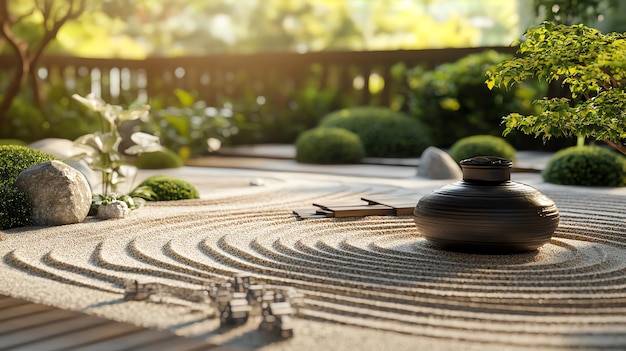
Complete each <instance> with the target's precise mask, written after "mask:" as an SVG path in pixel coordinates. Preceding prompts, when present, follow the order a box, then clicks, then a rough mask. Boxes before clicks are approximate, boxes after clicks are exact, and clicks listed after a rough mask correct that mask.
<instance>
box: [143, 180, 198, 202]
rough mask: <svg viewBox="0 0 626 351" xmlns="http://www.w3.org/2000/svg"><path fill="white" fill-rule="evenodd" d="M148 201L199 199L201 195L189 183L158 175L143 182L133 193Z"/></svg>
mask: <svg viewBox="0 0 626 351" xmlns="http://www.w3.org/2000/svg"><path fill="white" fill-rule="evenodd" d="M131 195H132V196H137V197H141V198H143V199H146V200H148V201H173V200H188V199H199V198H200V194H199V193H198V190H197V189H196V187H195V186H193V185H192V184H190V183H189V182H187V181H185V180H182V179H177V178H174V177H170V176H163V175H156V176H152V177H149V178H147V179H146V180H144V181H143V182H141V183H140V184H139V185H138V186H137V187H136V188H135V189H134V190H133V192H132V193H131Z"/></svg>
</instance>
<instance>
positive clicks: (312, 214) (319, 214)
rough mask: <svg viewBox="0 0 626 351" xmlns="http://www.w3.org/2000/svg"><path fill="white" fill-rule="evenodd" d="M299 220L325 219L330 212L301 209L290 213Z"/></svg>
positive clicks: (316, 209)
mask: <svg viewBox="0 0 626 351" xmlns="http://www.w3.org/2000/svg"><path fill="white" fill-rule="evenodd" d="M292 212H293V214H295V215H296V216H298V217H299V218H301V219H316V218H318V219H319V218H327V217H328V213H329V212H330V211H323V210H320V209H318V208H301V209H297V210H293V211H292Z"/></svg>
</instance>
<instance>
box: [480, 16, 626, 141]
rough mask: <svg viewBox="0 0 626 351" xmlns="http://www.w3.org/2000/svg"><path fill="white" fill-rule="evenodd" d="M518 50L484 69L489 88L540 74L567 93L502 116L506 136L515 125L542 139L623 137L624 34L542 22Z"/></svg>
mask: <svg viewBox="0 0 626 351" xmlns="http://www.w3.org/2000/svg"><path fill="white" fill-rule="evenodd" d="M518 53H519V55H518V56H516V57H514V58H512V59H510V60H507V61H505V62H503V63H500V64H498V65H497V66H496V67H495V68H494V69H493V70H490V71H489V72H488V73H487V74H488V79H487V81H486V84H487V86H488V87H489V88H494V87H506V88H510V87H511V86H513V85H514V84H518V83H522V82H524V81H526V80H527V79H529V78H539V79H541V80H544V81H547V82H558V83H560V84H562V85H563V86H564V87H565V88H566V89H567V91H568V92H569V96H566V97H553V98H544V99H542V100H536V101H535V104H536V105H537V106H538V107H539V108H540V109H541V111H542V112H540V113H538V114H528V115H524V114H521V113H511V114H509V115H507V116H506V117H504V124H505V126H506V129H505V131H504V134H505V135H506V134H508V133H509V132H511V131H512V130H514V129H518V130H521V131H523V132H524V133H526V134H533V135H535V136H543V138H544V140H545V139H549V138H551V137H553V136H580V137H592V138H595V139H596V140H608V141H611V142H614V143H620V142H621V140H623V139H624V138H626V90H625V89H626V60H625V59H624V57H626V34H625V33H608V34H603V33H601V32H600V31H598V30H596V29H594V28H589V27H587V26H585V25H582V24H577V25H571V26H566V25H562V24H554V23H551V22H544V23H542V24H541V25H540V26H538V27H535V28H531V29H529V30H528V31H526V33H525V34H524V39H523V40H522V41H521V42H520V43H519V50H518Z"/></svg>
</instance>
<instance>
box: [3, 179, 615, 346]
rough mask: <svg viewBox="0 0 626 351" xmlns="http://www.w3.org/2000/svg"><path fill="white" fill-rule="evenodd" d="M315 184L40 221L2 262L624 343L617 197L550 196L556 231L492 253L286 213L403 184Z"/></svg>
mask: <svg viewBox="0 0 626 351" xmlns="http://www.w3.org/2000/svg"><path fill="white" fill-rule="evenodd" d="M321 186H322V189H320V185H319V184H317V185H315V186H313V185H312V186H311V188H310V189H309V188H307V187H306V186H302V185H298V187H293V186H290V185H289V184H282V183H281V184H279V185H276V186H271V187H268V188H266V189H260V190H259V189H254V191H243V190H242V191H240V192H239V193H236V194H235V195H234V196H232V195H225V194H223V195H220V196H215V197H214V198H205V199H202V200H195V201H190V202H185V203H184V204H180V203H159V204H154V205H150V206H149V207H147V208H145V209H142V210H140V211H138V212H136V213H134V214H133V215H131V216H130V217H129V218H126V219H123V220H118V221H106V222H88V223H83V224H80V225H75V226H66V227H59V228H54V229H42V230H41V231H43V232H44V233H45V234H46V235H39V234H38V235H37V236H35V235H30V236H26V238H28V240H25V241H23V242H22V245H21V246H20V245H17V246H16V247H14V248H13V249H12V250H11V251H10V252H8V253H7V254H6V255H5V257H4V261H5V263H7V264H8V265H10V266H11V267H14V268H19V269H20V270H23V271H24V272H27V273H30V274H34V275H39V276H44V277H49V278H50V279H54V280H57V281H62V282H64V283H66V284H71V285H78V286H83V287H89V288H91V289H95V290H99V291H108V292H113V293H119V294H122V293H123V290H122V282H123V281H124V280H125V279H128V278H144V279H149V280H156V281H159V282H161V283H162V284H165V285H171V286H181V287H190V288H201V287H202V286H205V285H207V284H209V283H210V282H211V281H214V280H215V279H224V278H226V277H229V276H231V275H233V274H235V273H238V272H242V271H243V272H249V273H251V274H253V275H254V276H256V277H258V278H259V279H261V280H263V281H265V282H267V283H269V284H279V285H289V286H293V287H296V288H297V289H299V290H300V291H301V292H302V293H304V294H305V299H304V306H303V307H302V308H301V310H300V316H301V317H303V318H308V319H314V320H321V321H331V322H337V323H342V324H350V325H356V326H364V327H368V328H375V329H382V330H388V331H395V332H401V333H406V334H411V335H419V336H425V337H433V338H446V339H454V340H461V341H467V342H481V343H488V344H493V345H511V346H529V347H544V348H550V347H555V348H561V347H568V346H585V347H591V348H593V347H598V348H600V347H614V348H623V347H626V333H625V332H624V331H625V330H626V274H625V273H626V228H625V227H626V214H625V213H624V212H623V210H622V209H623V208H624V206H625V205H626V199H624V198H623V197H617V196H613V197H610V199H609V200H610V201H606V200H607V195H603V196H599V195H598V196H593V195H592V196H576V195H568V194H565V193H548V195H549V196H550V197H552V199H553V200H555V202H556V203H557V205H558V207H559V209H560V211H561V216H562V220H561V224H560V226H559V228H558V230H557V233H556V235H555V237H554V238H553V240H551V241H550V242H549V243H548V244H546V245H545V246H544V247H542V248H540V249H539V250H537V251H536V252H531V253H524V254H516V255H505V256H497V255H471V254H461V253H450V252H443V251H439V250H437V249H435V248H433V247H432V246H431V245H430V244H429V243H428V242H427V241H426V240H425V239H424V238H423V237H422V236H420V235H419V233H417V231H416V229H415V225H414V223H413V219H412V218H410V217H398V218H396V217H366V218H349V219H342V220H335V219H321V220H305V221H296V220H295V219H294V218H293V217H292V216H290V211H291V209H294V208H300V207H303V206H307V205H309V204H310V203H311V202H313V201H320V200H321V201H336V200H348V199H358V198H359V197H360V196H362V195H366V194H369V195H371V194H374V193H394V192H395V193H406V192H408V190H406V189H400V188H393V187H380V186H379V187H376V188H369V187H367V186H348V185H345V184H322V185H321ZM230 194H232V193H230ZM418 198H419V196H418V195H416V202H417V199H418Z"/></svg>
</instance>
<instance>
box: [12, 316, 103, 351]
mask: <svg viewBox="0 0 626 351" xmlns="http://www.w3.org/2000/svg"><path fill="white" fill-rule="evenodd" d="M106 322H107V321H106V320H105V319H95V318H93V317H89V316H86V315H79V316H76V317H74V318H71V319H68V320H64V321H63V322H62V323H47V324H43V325H38V326H35V327H33V328H28V329H22V330H20V331H18V332H15V333H10V334H6V335H4V336H3V337H2V338H0V349H4V348H9V349H11V350H14V349H16V348H17V347H18V346H20V345H24V344H30V343H33V342H37V341H39V340H45V339H46V338H49V337H52V336H55V335H58V334H65V333H67V331H68V330H77V329H79V328H89V327H91V326H93V325H98V324H104V323H106Z"/></svg>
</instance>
